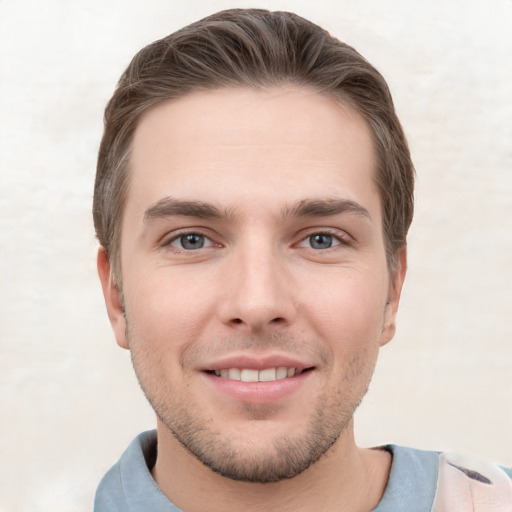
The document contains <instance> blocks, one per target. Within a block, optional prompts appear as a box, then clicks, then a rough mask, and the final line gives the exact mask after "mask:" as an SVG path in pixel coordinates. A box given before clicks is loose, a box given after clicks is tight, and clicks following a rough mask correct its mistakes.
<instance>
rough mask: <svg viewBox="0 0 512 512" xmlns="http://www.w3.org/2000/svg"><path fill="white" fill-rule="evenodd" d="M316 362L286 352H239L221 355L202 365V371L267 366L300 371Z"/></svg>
mask: <svg viewBox="0 0 512 512" xmlns="http://www.w3.org/2000/svg"><path fill="white" fill-rule="evenodd" d="M313 366H314V364H309V363H307V362H305V361H299V360H298V359H297V358H294V357H292V356H287V355H284V354H267V355H262V356H257V355H248V354H238V355H234V354H233V355H229V356H225V357H221V358H220V359H217V360H215V361H212V362H210V363H207V364H205V365H203V366H202V367H201V370H202V371H209V370H224V369H226V368H246V369H250V370H265V369H266V368H279V367H286V368H296V369H297V370H299V371H302V370H305V369H306V368H312V367H313Z"/></svg>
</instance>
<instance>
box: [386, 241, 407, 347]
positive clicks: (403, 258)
mask: <svg viewBox="0 0 512 512" xmlns="http://www.w3.org/2000/svg"><path fill="white" fill-rule="evenodd" d="M406 272H407V248H406V247H402V248H400V249H399V250H398V251H397V252H396V254H395V265H394V268H393V270H392V271H391V272H390V278H389V289H388V300H387V303H386V308H385V309H384V323H383V328H382V335H381V340H380V345H381V346H383V345H385V344H386V343H388V342H389V341H391V339H392V338H393V336H394V335H395V331H396V315H397V312H398V305H399V303H400V295H401V293H402V286H403V284H404V280H405V274H406Z"/></svg>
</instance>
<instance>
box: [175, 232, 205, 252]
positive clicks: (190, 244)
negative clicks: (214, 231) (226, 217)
mask: <svg viewBox="0 0 512 512" xmlns="http://www.w3.org/2000/svg"><path fill="white" fill-rule="evenodd" d="M170 245H172V246H173V247H177V248H178V249H185V250H186V251H194V250H197V249H202V248H203V247H205V246H207V245H211V243H209V240H208V239H207V238H206V237H205V236H204V235H201V234H199V233H187V234H186V235H181V236H179V237H177V238H175V239H174V240H173V241H172V242H171V244H170Z"/></svg>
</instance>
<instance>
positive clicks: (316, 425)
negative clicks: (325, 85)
mask: <svg viewBox="0 0 512 512" xmlns="http://www.w3.org/2000/svg"><path fill="white" fill-rule="evenodd" d="M374 168H375V159H374V152H373V144H372V139H371V134H370V131H369V128H368V126H367V124H366V122H365V121H364V120H363V119H362V117H361V116H360V115H359V114H358V113H357V112H355V111H354V110H353V109H351V108H350V107H348V106H346V105H343V104H340V103H339V102H336V101H334V100H333V99H331V98H329V97H326V96H324V95H321V94H318V93H316V92H314V91H311V90H309V89H301V88H296V87H291V86H290V87H288V88H279V89H269V90H260V91H254V90H250V89H221V90H216V91H210V92H207V93H206V92H201V93H194V94H191V95H188V96H186V97H184V98H182V99H179V100H175V101H169V102H167V103H164V104H161V105H159V106H157V107H155V108H154V109H152V110H151V111H149V112H148V113H146V114H145V115H144V116H143V118H142V119H141V121H140V123H139V126H138V127H137V130H136V133H135V138H134V141H133V152H132V155H131V171H132V175H131V182H130V185H129V190H128V196H127V199H126V204H125V211H124V217H123V220H122V239H121V269H122V295H121V293H120V292H121V290H119V289H118V288H116V287H115V286H114V284H113V282H112V279H111V272H110V270H111V269H110V266H109V262H108V257H107V255H106V253H105V251H104V250H103V249H100V251H99V253H98V270H99V275H100V279H101V282H102V286H103V291H104V295H105V300H106V305H107V310H108V313H109V317H110V320H111V323H112V326H113V329H114V333H115V336H116V340H117V343H118V344H119V345H120V346H121V347H123V348H126V349H129V350H130V351H131V355H132V360H133V364H134V368H135V371H136V373H137V376H138V379H139V382H140V383H141V386H142V388H143V390H144V392H145V393H146V396H147V397H148V399H149V401H150V402H151V404H152V406H153V408H154V409H155V411H156V413H157V416H158V457H157V462H156V465H155V467H154V468H153V471H152V473H153V476H154V478H155V480H156V482H157V483H158V485H159V487H160V488H161V489H162V491H163V492H164V494H166V496H168V498H169V499H170V500H171V501H173V503H175V504H176V505H177V506H179V507H180V508H183V509H185V510H187V511H189V512H194V511H200V510H205V509H208V510H209V511H216V510H223V511H225V510H247V511H250V510H263V507H265V509H267V510H279V511H281V512H282V511H287V510H315V509H321V510H326V511H329V510H346V511H350V510H354V511H356V510H357V511H364V510H371V509H372V508H374V507H375V506H376V505H377V503H378V501H379V500H380V498H381V497H382V494H383V492H384V489H385V485H386V482H387V478H388V475H389V469H390V462H391V461H390V456H389V454H387V453H386V452H384V451H380V450H365V449H360V448H358V447H357V446H356V444H355V441H354V435H353V420H352V415H353V412H354V410H355V408H356V407H357V405H358V404H359V402H360V400H361V399H362V397H363V396H364V393H365V392H366V389H367V387H368V385H369V382H370V379H371V375H372V373H373V369H374V365H375V362H376V359H377V355H378V351H379V348H380V347H381V346H382V345H384V344H385V343H387V342H388V341H389V340H390V339H391V338H392V336H393V334H394V331H395V316H396V312H397V308H398V302H399V298H400V291H401V288H402V283H403V280H404V277H405V267H406V256H405V249H402V250H400V251H399V252H398V253H397V254H396V265H395V267H396V270H393V272H392V273H390V271H389V269H388V267H387V263H386V255H385V245H384V238H383V232H382V216H381V205H380V199H379V195H378V192H377V188H376V186H375V184H374V182H373V179H372V176H373V174H374ZM205 204H206V205H208V207H207V208H205V207H204V205H205ZM198 205H200V208H198ZM304 205H306V206H307V207H304ZM347 205H348V208H347ZM329 207H332V208H329ZM187 234H188V235H194V234H195V236H196V238H192V240H193V241H195V242H196V245H193V244H192V248H191V246H189V245H185V246H184V245H183V244H184V242H185V243H186V242H187V240H186V239H184V238H183V236H184V235H187ZM315 236H316V238H315ZM198 237H199V238H198ZM203 237H204V238H203ZM319 241H320V242H321V243H320V244H318V242H319ZM201 244H204V245H203V246H202V247H200V245H201ZM195 247H198V248H195ZM233 357H234V358H235V359H236V358H238V359H239V358H241V357H248V358H249V359H250V360H251V361H254V360H256V361H261V360H262V359H264V358H268V360H269V361H274V360H276V358H277V359H279V358H289V359H290V360H291V361H295V362H298V363H300V364H302V365H303V366H304V367H305V368H307V369H308V370H307V372H305V374H304V375H303V376H302V377H301V378H302V380H300V381H299V380H297V382H298V384H297V385H296V386H295V387H294V388H293V391H292V392H287V393H285V394H284V396H279V397H277V398H276V396H277V395H276V396H274V395H272V394H271V393H270V394H268V393H267V394H265V393H266V392H265V391H264V392H263V394H262V395H261V396H260V395H257V394H255V393H252V392H249V393H248V394H247V398H246V399H240V397H238V396H237V397H233V396H231V395H229V394H226V393H224V392H223V391H222V390H219V387H218V386H217V384H218V382H219V381H215V380H213V379H220V377H215V376H212V375H210V374H209V373H206V372H205V370H208V369H211V368H212V367H213V366H214V365H215V364H216V362H218V361H222V360H225V358H233ZM220 364H222V363H220ZM269 364H270V363H269ZM263 388H264V389H266V390H268V387H265V386H263ZM263 388H262V389H263ZM244 389H245V388H244ZM251 389H254V388H251ZM251 393H252V394H251ZM288 459H290V460H291V462H289V463H288V462H286V461H287V460H288ZM283 461H284V462H283ZM207 465H209V466H210V467H213V468H214V471H212V470H211V469H210V468H209V467H207ZM219 473H220V474H219ZM223 475H224V476H223ZM237 475H238V476H237ZM243 480H248V481H243ZM250 480H252V481H250ZM262 482H267V483H262ZM205 507H206V508H205Z"/></svg>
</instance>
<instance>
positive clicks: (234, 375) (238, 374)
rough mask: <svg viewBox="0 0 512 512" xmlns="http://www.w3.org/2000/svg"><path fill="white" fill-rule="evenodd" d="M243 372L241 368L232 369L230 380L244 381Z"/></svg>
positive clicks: (229, 372) (229, 375)
mask: <svg viewBox="0 0 512 512" xmlns="http://www.w3.org/2000/svg"><path fill="white" fill-rule="evenodd" d="M241 373H242V372H241V371H240V369H239V368H230V369H229V370H228V379H231V380H241V379H242V376H241Z"/></svg>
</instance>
